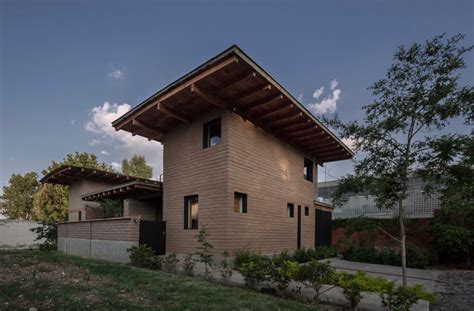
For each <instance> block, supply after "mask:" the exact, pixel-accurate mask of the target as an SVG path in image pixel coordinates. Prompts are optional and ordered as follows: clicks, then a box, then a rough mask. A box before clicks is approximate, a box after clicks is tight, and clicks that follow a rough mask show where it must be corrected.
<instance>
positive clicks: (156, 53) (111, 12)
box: [0, 0, 474, 185]
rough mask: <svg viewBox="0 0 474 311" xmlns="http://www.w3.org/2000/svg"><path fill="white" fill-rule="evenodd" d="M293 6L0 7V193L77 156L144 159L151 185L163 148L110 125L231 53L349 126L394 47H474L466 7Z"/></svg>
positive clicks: (337, 171) (336, 168)
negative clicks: (453, 38) (18, 176)
mask: <svg viewBox="0 0 474 311" xmlns="http://www.w3.org/2000/svg"><path fill="white" fill-rule="evenodd" d="M295 3H296V2H295ZM295 3H293V1H291V2H290V1H273V2H271V1H252V2H250V1H240V2H237V1H235V2H231V1H223V2H214V1H205V2H202V1H201V2H198V3H192V2H184V1H178V2H177V4H172V3H168V2H162V1H155V2H152V1H97V2H93V1H2V0H0V14H1V15H0V18H1V30H0V31H1V33H0V34H1V36H0V53H1V54H0V59H1V63H0V95H1V97H0V109H1V110H0V114H1V119H0V123H1V125H0V143H1V144H0V148H1V149H0V161H1V166H0V185H5V184H6V183H7V182H8V179H9V177H10V175H11V174H12V173H25V172H28V171H36V172H40V171H41V170H42V169H44V168H46V167H47V166H48V165H49V163H50V162H51V160H57V161H59V160H61V159H62V158H63V157H64V155H66V154H67V153H69V152H74V151H76V150H77V151H88V152H93V153H96V154H97V155H98V156H99V159H100V160H102V161H106V162H108V163H112V162H117V163H119V162H121V160H122V159H123V158H125V157H129V156H130V155H132V154H133V153H134V152H138V153H144V154H145V155H146V156H147V159H148V160H149V161H150V162H152V164H153V165H154V167H155V175H158V174H159V173H161V172H160V170H161V147H160V145H159V144H158V143H153V142H151V143H150V142H148V141H146V140H145V141H137V140H133V139H131V138H130V137H129V136H126V134H125V133H123V134H116V133H114V132H113V131H110V128H107V127H108V126H109V125H108V122H109V120H113V118H114V117H115V116H118V115H119V114H120V112H123V111H126V109H128V107H129V106H135V105H137V104H138V103H139V102H141V101H142V100H144V99H145V98H147V97H148V96H150V95H151V94H152V93H154V92H155V91H157V90H158V89H160V88H162V87H163V86H165V85H166V84H168V83H169V82H171V81H173V80H175V79H176V78H179V77H180V76H181V75H183V74H185V73H187V72H188V71H189V70H190V69H192V68H194V67H196V66H197V65H199V64H201V63H202V62H204V61H205V60H207V59H208V58H210V57H212V56H214V55H215V54H217V53H219V52H220V51H222V50H224V49H225V48H227V47H228V46H230V45H231V44H234V43H235V44H238V45H239V46H240V47H241V48H242V49H243V50H244V51H245V52H246V53H248V54H249V55H250V56H251V57H252V58H253V59H254V60H255V61H256V62H257V63H259V64H260V65H261V66H262V67H263V68H264V69H265V70H267V71H268V72H269V73H270V74H271V75H272V76H273V77H274V78H275V79H277V80H278V81H279V82H280V83H281V84H282V85H284V86H285V87H286V88H287V89H288V90H289V91H290V92H291V93H292V94H293V95H295V97H299V96H300V95H302V102H303V103H304V104H314V103H315V102H317V103H319V104H321V102H322V101H323V100H325V99H326V101H325V104H326V107H327V108H333V109H334V108H335V111H336V112H337V113H338V114H339V115H340V116H341V117H342V119H343V120H352V119H356V118H358V117H360V116H361V112H360V107H361V106H363V105H365V104H368V103H370V101H371V94H370V92H369V91H367V87H368V86H370V85H371V84H372V83H373V82H374V81H376V80H377V79H380V78H382V77H383V76H384V74H385V71H386V69H387V68H388V66H389V65H390V64H391V62H392V55H393V53H394V51H395V49H396V47H397V46H399V45H401V44H411V43H413V42H415V41H418V42H421V41H424V40H426V39H429V38H431V37H432V36H434V35H435V34H439V33H442V32H447V33H448V34H449V35H452V34H455V33H459V32H461V33H465V34H466V45H468V44H472V43H473V42H474V30H473V29H474V27H473V20H474V16H473V15H474V13H473V10H474V8H473V3H474V2H472V1H396V2H395V1H394V2H390V1H319V2H315V3H314V4H311V3H309V2H301V3H299V4H295ZM467 63H468V65H469V66H470V68H469V69H468V70H467V71H465V74H464V75H465V77H464V81H465V82H466V83H470V84H472V80H473V69H472V65H473V64H474V61H473V57H472V53H471V54H470V55H469V58H468V59H467ZM334 80H336V81H337V85H336V83H333V88H332V89H331V82H332V81H334ZM322 86H324V92H323V93H322V94H321V95H320V97H318V99H314V98H313V97H312V95H313V93H314V92H315V91H316V90H318V89H320V88H321V87H322ZM336 90H339V91H338V92H336V93H337V94H335V92H334V91H336ZM106 103H108V104H106ZM125 103H127V104H128V105H125ZM114 104H115V106H114ZM334 104H335V105H334ZM94 107H96V108H94ZM320 107H322V106H320ZM327 113H330V112H327ZM350 168H351V163H350V161H344V162H338V163H336V164H330V165H328V166H327V169H328V171H327V172H328V174H330V175H332V176H336V177H340V176H341V175H344V174H345V173H347V172H349V171H350ZM330 175H327V178H328V179H333V177H331V176H330Z"/></svg>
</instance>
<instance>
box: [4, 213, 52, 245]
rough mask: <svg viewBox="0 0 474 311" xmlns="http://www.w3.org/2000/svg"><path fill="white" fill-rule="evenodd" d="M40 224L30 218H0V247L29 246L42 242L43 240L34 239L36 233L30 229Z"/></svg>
mask: <svg viewBox="0 0 474 311" xmlns="http://www.w3.org/2000/svg"><path fill="white" fill-rule="evenodd" d="M40 225H41V224H40V223H39V222H36V221H30V220H14V219H2V220H0V249H21V248H30V247H36V246H37V245H38V244H41V243H43V242H44V241H43V240H40V241H35V239H36V237H37V236H38V235H37V234H36V233H34V232H32V231H31V229H33V228H36V227H39V226H40Z"/></svg>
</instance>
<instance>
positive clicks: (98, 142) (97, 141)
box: [88, 138, 102, 146]
mask: <svg viewBox="0 0 474 311" xmlns="http://www.w3.org/2000/svg"><path fill="white" fill-rule="evenodd" d="M88 144H89V146H98V145H100V144H102V142H101V141H100V140H99V139H95V138H94V139H92V140H91V141H89V143H88Z"/></svg>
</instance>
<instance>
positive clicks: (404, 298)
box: [380, 282, 435, 311]
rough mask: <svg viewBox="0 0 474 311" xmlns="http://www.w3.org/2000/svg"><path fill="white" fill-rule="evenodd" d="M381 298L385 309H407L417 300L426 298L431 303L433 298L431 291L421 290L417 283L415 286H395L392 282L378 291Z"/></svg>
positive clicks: (402, 310)
mask: <svg viewBox="0 0 474 311" xmlns="http://www.w3.org/2000/svg"><path fill="white" fill-rule="evenodd" d="M380 298H381V299H382V306H383V307H384V310H386V311H409V310H410V308H411V306H413V305H414V304H415V303H417V302H418V300H420V299H422V300H427V301H429V302H430V303H433V302H434V300H435V298H434V295H433V294H431V293H427V292H425V291H424V290H423V287H422V286H421V285H419V284H417V285H415V286H406V287H403V286H396V285H395V283H394V282H390V283H389V284H387V286H386V287H385V288H384V290H383V291H381V292H380Z"/></svg>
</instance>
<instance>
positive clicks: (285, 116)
mask: <svg viewBox="0 0 474 311" xmlns="http://www.w3.org/2000/svg"><path fill="white" fill-rule="evenodd" d="M302 115H303V112H302V111H298V112H295V111H289V112H288V113H285V114H283V115H279V116H274V117H272V118H269V119H268V120H265V122H267V123H268V124H270V125H271V124H273V123H275V122H279V121H282V120H286V119H289V118H293V117H296V116H302Z"/></svg>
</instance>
